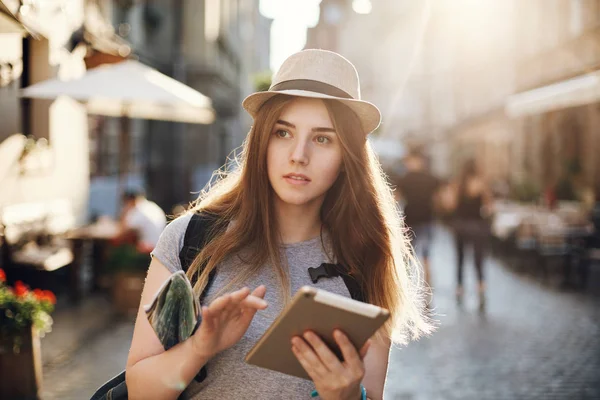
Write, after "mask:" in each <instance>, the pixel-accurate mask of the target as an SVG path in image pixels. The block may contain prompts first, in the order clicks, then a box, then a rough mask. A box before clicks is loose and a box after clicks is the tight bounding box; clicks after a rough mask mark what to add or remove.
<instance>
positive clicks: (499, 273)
mask: <svg viewBox="0 0 600 400" xmlns="http://www.w3.org/2000/svg"><path fill="white" fill-rule="evenodd" d="M467 262H470V260H469V261H467ZM469 266H471V268H468V267H469ZM466 267H467V268H466V269H465V273H466V279H467V281H466V291H467V298H466V299H465V303H464V305H463V307H462V308H459V307H458V306H457V305H456V304H455V300H454V287H455V276H454V271H455V270H454V268H455V264H454V249H453V243H452V237H451V236H450V234H449V233H448V232H447V231H445V230H443V229H438V230H436V237H435V240H434V247H433V249H432V270H433V274H432V275H433V281H434V282H433V286H434V290H435V294H434V303H435V304H434V305H435V307H436V309H435V311H436V313H437V314H438V317H437V319H438V321H439V329H438V330H437V332H435V333H434V334H433V336H431V337H429V338H425V339H422V340H420V341H418V342H416V343H412V344H410V345H409V346H408V347H406V348H403V349H400V350H398V351H396V352H394V353H393V356H392V361H391V368H390V373H389V377H388V386H387V392H386V394H387V396H386V399H406V400H425V399H427V400H435V399H465V400H466V399H478V400H479V399H494V400H495V399H507V400H509V399H510V400H513V399H598V398H600V380H599V379H598V378H599V376H600V299H599V298H597V297H593V296H591V295H582V294H576V293H561V292H557V291H555V290H552V289H549V288H547V287H543V286H541V285H539V284H538V283H537V281H536V280H535V279H530V278H527V277H522V276H517V275H515V274H514V273H513V272H512V271H511V270H510V269H508V268H506V267H504V266H502V265H501V264H500V262H499V261H498V260H493V259H488V260H487V262H486V266H485V267H486V270H485V272H486V273H487V281H488V284H489V289H488V301H487V304H488V306H487V311H486V313H485V314H483V315H480V314H479V312H478V309H477V306H478V303H477V297H476V293H475V285H476V284H475V273H474V268H473V267H472V264H469V265H466Z"/></svg>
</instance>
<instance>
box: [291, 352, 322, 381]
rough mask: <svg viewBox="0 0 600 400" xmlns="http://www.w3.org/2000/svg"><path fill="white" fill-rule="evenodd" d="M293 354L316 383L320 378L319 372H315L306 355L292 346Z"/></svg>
mask: <svg viewBox="0 0 600 400" xmlns="http://www.w3.org/2000/svg"><path fill="white" fill-rule="evenodd" d="M292 353H294V356H295V357H296V359H297V360H298V362H299V363H300V365H301V366H302V368H304V370H305V371H306V373H307V374H308V376H309V377H310V379H312V380H313V381H316V380H318V379H319V378H320V376H319V375H318V374H317V372H316V371H314V370H313V368H312V366H311V364H310V363H309V362H308V360H307V359H306V357H304V354H303V353H302V352H300V350H298V348H297V347H296V346H294V345H292Z"/></svg>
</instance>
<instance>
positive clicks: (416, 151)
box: [0, 0, 600, 400]
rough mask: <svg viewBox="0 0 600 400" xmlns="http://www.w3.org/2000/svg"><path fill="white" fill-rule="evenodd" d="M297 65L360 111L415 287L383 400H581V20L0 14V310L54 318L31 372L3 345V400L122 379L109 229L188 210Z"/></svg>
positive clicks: (118, 4)
mask: <svg viewBox="0 0 600 400" xmlns="http://www.w3.org/2000/svg"><path fill="white" fill-rule="evenodd" d="M303 48H323V49H329V50H333V51H336V52H339V53H341V54H342V55H343V56H345V57H347V58H348V59H349V60H350V61H351V62H352V63H354V64H355V65H356V67H357V69H358V72H359V75H360V79H361V91H362V98H363V99H365V100H368V101H370V102H373V103H374V104H376V105H377V106H378V107H379V108H380V109H381V111H382V114H383V122H382V124H381V126H380V128H378V130H377V131H375V132H373V133H372V134H371V135H370V136H369V141H370V143H371V145H372V146H373V148H374V149H375V151H376V153H377V154H378V157H379V160H380V162H381V164H382V167H383V169H384V171H385V172H386V173H387V174H388V176H389V178H390V184H391V185H392V186H393V187H394V188H395V190H396V193H397V197H398V202H399V204H400V206H401V207H402V208H403V210H404V211H405V213H406V222H407V225H408V228H409V229H410V231H411V235H412V237H413V240H414V242H413V243H414V245H415V248H416V253H417V256H419V258H421V261H422V262H423V265H424V269H425V271H426V272H427V278H428V281H429V284H430V286H431V288H432V296H431V302H430V307H429V309H430V314H431V315H432V317H433V318H434V319H435V320H436V321H437V324H438V329H437V331H436V332H435V333H434V334H433V335H432V336H431V337H428V338H423V339H421V340H419V341H417V342H414V343H411V344H409V345H408V346H403V347H399V348H396V349H394V350H393V353H392V359H391V361H390V369H389V375H388V382H387V387H386V398H390V399H407V400H417V399H419V400H420V399H597V398H600V379H599V377H600V343H599V342H600V322H599V321H600V157H598V156H597V154H600V135H599V134H598V132H599V128H600V0H429V1H427V0H393V1H392V0H378V1H375V0H0V272H2V274H0V289H1V288H2V287H6V288H8V287H14V288H21V289H19V290H16V292H19V293H24V292H27V290H29V289H31V290H33V289H36V288H39V289H43V290H46V291H51V292H52V293H53V294H52V296H54V295H55V297H56V304H55V310H54V311H53V312H52V313H51V316H52V318H53V320H54V323H53V325H52V330H51V332H49V333H47V334H46V335H45V336H44V337H42V338H41V339H39V338H36V337H35V335H32V336H33V337H31V338H29V347H31V348H33V349H35V344H36V343H38V344H39V345H40V349H41V351H40V352H39V354H38V353H36V351H35V350H32V349H31V348H29V349H28V347H27V346H26V345H24V346H23V351H21V352H20V353H19V354H21V355H20V356H18V357H17V356H16V355H15V354H13V351H12V347H11V346H12V345H10V346H8V345H7V344H6V343H7V342H6V341H5V340H4V339H6V338H3V337H2V336H0V367H2V368H0V398H2V399H4V398H5V397H4V395H3V394H4V393H14V392H10V390H12V389H11V388H10V387H9V386H10V385H9V383H11V382H19V385H20V386H21V387H22V388H25V389H27V394H20V395H18V396H17V395H11V396H10V397H9V396H6V398H34V397H31V396H36V395H37V396H39V397H40V398H42V399H82V398H84V399H85V398H89V397H90V396H91V394H92V393H93V392H94V390H95V389H96V388H97V387H98V386H100V385H101V384H102V383H103V382H105V381H106V380H108V379H109V378H111V377H112V376H114V375H115V374H117V373H118V372H120V371H121V370H122V369H123V368H124V366H125V361H126V358H127V352H128V349H129V344H130V341H131V334H132V329H133V316H132V310H135V308H136V307H137V305H138V302H139V296H140V289H141V285H142V284H143V277H144V269H145V268H146V267H147V262H146V261H143V262H138V261H139V260H140V259H139V257H138V258H136V255H139V254H140V253H141V254H146V253H147V252H148V251H149V250H150V249H151V240H150V241H149V242H146V243H137V247H136V252H137V253H135V254H133V253H128V252H127V251H125V250H124V252H122V253H118V254H119V256H118V257H115V256H114V255H115V254H117V253H115V249H122V247H120V246H121V245H123V243H125V242H128V241H129V240H130V238H127V237H123V236H122V235H121V234H120V232H121V227H122V224H123V223H125V222H124V221H127V214H128V213H131V212H132V210H136V207H137V206H139V204H141V203H140V202H142V201H143V202H144V203H143V204H145V205H148V206H150V205H152V207H155V206H156V207H155V210H157V209H160V210H162V211H160V212H159V214H161V215H162V217H161V218H162V219H165V217H166V219H170V218H171V216H172V215H175V214H177V213H178V212H180V211H181V210H182V209H183V208H184V207H186V206H187V205H188V204H189V202H190V201H193V200H194V199H195V198H196V197H197V195H198V192H199V191H201V190H202V188H203V187H205V185H206V184H207V183H208V182H209V181H210V180H211V176H212V173H213V171H214V170H215V169H218V168H219V167H220V166H222V165H224V164H226V163H228V157H230V156H231V155H233V154H235V152H236V149H239V146H240V145H241V144H242V142H243V140H244V137H245V135H246V133H247V132H248V130H249V128H250V125H251V122H252V121H251V118H250V117H249V116H248V115H247V114H246V113H245V111H244V110H243V109H242V108H241V101H242V100H243V99H244V98H245V96H247V95H248V94H250V93H252V92H254V91H256V90H267V89H268V88H269V85H270V79H271V75H272V73H273V72H274V71H275V70H277V68H278V67H279V65H280V64H281V63H282V62H283V60H284V59H285V58H286V57H287V56H289V55H291V54H292V53H294V52H296V51H299V50H301V49H303ZM128 196H129V197H128ZM136 201H137V203H136ZM136 204H137V206H136ZM155 215H156V214H155ZM159 219H160V218H159ZM159 222H160V221H159ZM162 223H163V226H164V221H163V222H162ZM157 227H158V228H161V225H160V223H158V225H157V226H154V227H151V228H155V229H156V228H157ZM142 236H143V235H142ZM150 236H151V235H150ZM138 239H139V238H138ZM424 239H425V240H424ZM140 242H143V240H142V241H140ZM148 246H150V249H149V248H148ZM143 260H145V259H143ZM460 261H463V262H462V263H461V262H460ZM460 265H462V271H463V273H462V274H461V273H460V271H461V269H460V268H459V266H460ZM27 288H28V289H27ZM11 290H12V289H11ZM31 293H33V291H31ZM39 293H42V294H43V296H46V297H44V298H46V299H52V301H54V298H53V297H52V296H50V297H48V296H49V295H48V293H47V292H36V296H38V294H39ZM44 293H45V294H44ZM40 296H41V295H40ZM40 298H42V297H40ZM2 301H4V300H3V297H2V296H0V311H2V310H4V308H3V306H4V304H3V303H2ZM3 321H7V320H3V319H0V322H3ZM3 323H4V322H3ZM0 328H2V327H1V326H0ZM30 336H31V335H30ZM11 357H13V358H11ZM15 357H17V358H15ZM15 360H17V361H15ZM9 366H10V368H9ZM25 389H24V390H25ZM23 393H25V392H23ZM15 396H16V397H15Z"/></svg>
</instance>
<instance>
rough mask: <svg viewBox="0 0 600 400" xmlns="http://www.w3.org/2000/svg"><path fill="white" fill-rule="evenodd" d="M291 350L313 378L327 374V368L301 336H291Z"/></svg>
mask: <svg viewBox="0 0 600 400" xmlns="http://www.w3.org/2000/svg"><path fill="white" fill-rule="evenodd" d="M292 352H293V353H294V355H295V356H296V358H297V359H298V361H300V364H302V367H303V368H304V370H305V371H306V372H307V373H308V374H309V375H310V377H311V378H313V380H315V379H316V378H319V377H325V376H327V375H328V374H329V370H328V369H327V367H326V366H325V364H323V362H322V361H321V359H320V358H319V356H317V354H316V353H315V351H314V350H313V348H312V347H311V346H310V345H309V344H308V343H306V342H305V341H304V340H303V339H302V338H300V337H298V336H295V337H294V338H292Z"/></svg>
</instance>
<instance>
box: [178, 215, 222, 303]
mask: <svg viewBox="0 0 600 400" xmlns="http://www.w3.org/2000/svg"><path fill="white" fill-rule="evenodd" d="M217 220H218V216H216V215H214V214H209V213H206V212H200V213H194V214H193V215H192V218H191V219H190V222H189V224H188V227H187V229H186V231H185V237H184V239H183V247H182V248H181V251H180V252H179V261H180V262H181V269H183V271H184V272H187V270H188V269H189V268H190V266H191V265H192V262H193V261H194V259H195V258H196V256H197V255H198V253H200V251H201V250H202V249H203V248H204V246H206V244H207V243H208V242H209V241H210V239H211V235H212V234H214V233H215V232H214V230H213V228H214V226H215V224H216V222H217ZM205 266H206V265H202V266H200V268H199V269H198V271H197V272H196V274H195V275H194V276H193V277H192V279H191V281H192V286H193V285H194V284H195V283H196V280H197V279H198V277H199V276H200V274H201V273H202V271H203V270H204V267H205ZM215 275H216V270H213V271H212V272H211V273H210V275H209V276H208V283H207V285H206V288H204V291H203V292H202V293H201V294H200V303H202V302H203V301H204V299H205V297H206V293H207V292H208V289H209V288H210V286H211V285H212V283H213V281H214V278H215Z"/></svg>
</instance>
